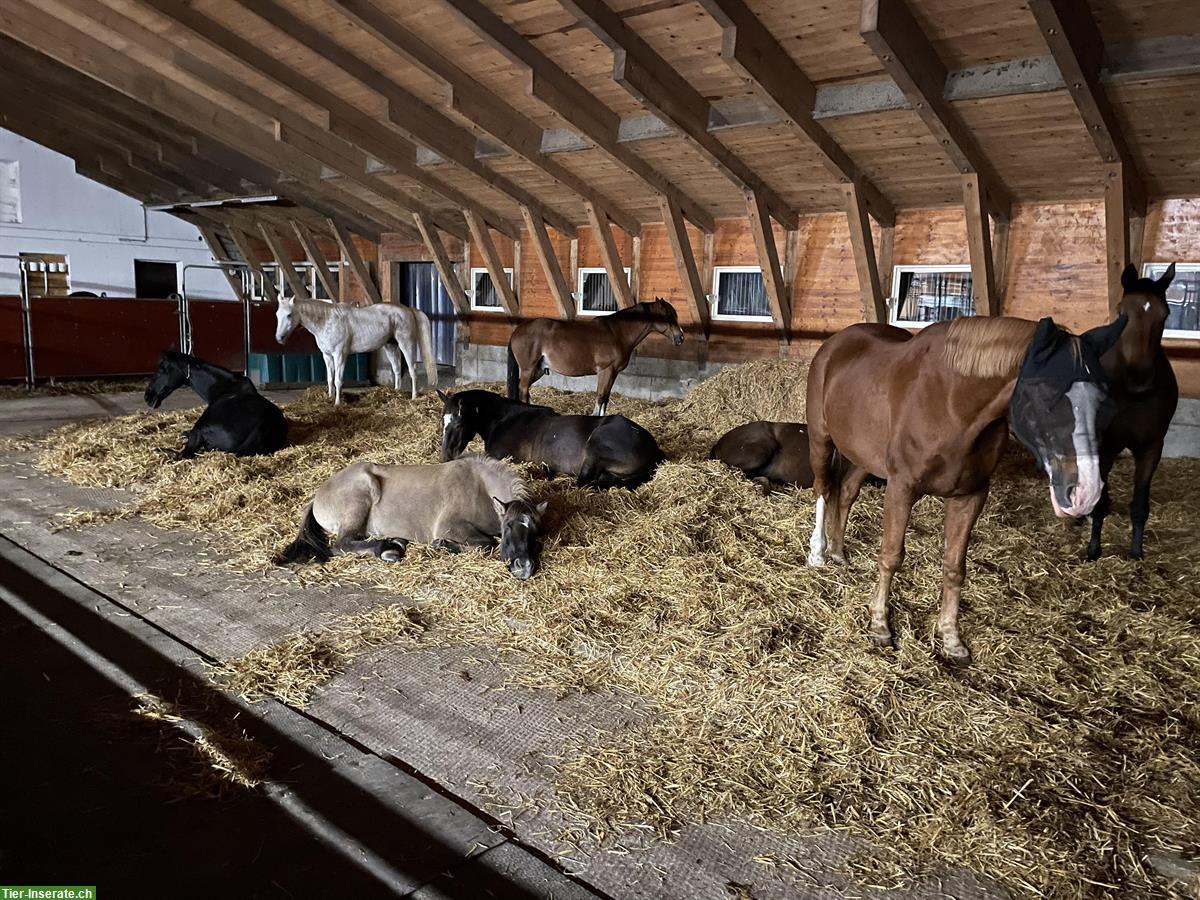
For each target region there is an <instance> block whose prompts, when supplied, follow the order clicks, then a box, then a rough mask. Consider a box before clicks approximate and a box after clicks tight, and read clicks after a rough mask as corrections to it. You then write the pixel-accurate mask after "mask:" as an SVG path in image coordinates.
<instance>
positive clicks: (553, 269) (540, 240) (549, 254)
mask: <svg viewBox="0 0 1200 900" xmlns="http://www.w3.org/2000/svg"><path fill="white" fill-rule="evenodd" d="M521 217H522V218H523V219H524V220H525V230H526V231H528V232H529V236H530V238H532V240H533V250H534V253H536V254H537V258H538V262H539V263H541V266H542V273H543V274H544V275H545V276H546V284H547V285H548V286H549V287H550V295H551V296H552V297H554V305H555V306H557V307H558V314H559V315H560V316H562V317H563V318H564V319H573V318H575V299H574V298H573V297H572V296H571V288H570V287H568V286H567V282H566V279H565V278H563V273H562V266H560V265H559V263H558V257H557V256H556V255H555V254H554V245H553V244H551V243H550V235H549V234H547V233H546V223H545V222H543V221H542V217H541V215H539V214H538V213H537V212H536V211H534V210H532V209H530V208H529V207H528V206H522V207H521Z"/></svg>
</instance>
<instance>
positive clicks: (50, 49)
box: [0, 0, 415, 234]
mask: <svg viewBox="0 0 1200 900" xmlns="http://www.w3.org/2000/svg"><path fill="white" fill-rule="evenodd" d="M99 31H101V29H99V28H98V26H97V25H96V24H95V23H93V22H91V21H90V20H88V19H87V18H86V17H83V16H80V15H79V14H78V12H77V11H76V10H75V9H74V8H73V7H66V6H63V5H61V4H59V3H56V2H53V0H48V2H43V3H39V4H38V5H34V4H31V3H26V2H24V0H8V2H6V3H5V4H4V6H3V8H0V32H3V33H4V34H7V35H9V36H10V37H12V38H14V39H15V40H17V41H18V42H20V43H23V44H25V45H27V46H29V47H31V48H33V49H34V50H36V51H37V52H39V53H41V54H43V55H45V56H47V57H49V58H52V59H55V60H57V61H58V62H59V63H61V64H63V65H66V66H68V67H70V68H72V69H74V70H76V71H78V72H81V73H83V74H85V75H87V76H88V77H90V78H92V79H95V80H96V81H98V82H100V83H102V84H104V85H106V86H108V87H109V88H111V89H112V90H114V91H116V92H118V93H120V94H122V95H125V96H127V97H129V98H131V99H133V100H135V101H137V102H138V103H140V104H144V105H145V106H147V107H149V108H151V109H153V110H157V111H158V114H159V115H162V114H166V115H167V117H168V118H170V119H172V120H174V121H177V122H178V123H179V128H180V130H181V133H184V134H187V133H203V134H209V135H212V136H214V137H215V138H216V139H217V140H219V141H221V142H223V143H226V144H228V145H230V146H231V147H233V148H235V149H236V152H237V154H240V155H243V156H245V157H248V158H249V159H251V160H253V161H254V164H255V165H256V166H259V167H262V168H264V169H267V170H270V171H272V172H276V173H281V174H282V173H283V172H286V173H287V174H288V175H289V176H290V177H291V178H292V179H293V180H291V181H287V182H286V183H285V182H283V181H282V180H281V181H278V182H277V183H276V186H275V187H274V188H273V192H274V193H277V194H280V195H282V196H290V197H293V198H294V199H296V201H297V202H299V203H300V204H301V205H305V206H309V207H311V208H313V209H318V210H320V211H322V212H323V213H325V214H337V215H339V216H341V217H343V218H344V219H345V220H346V221H347V222H348V223H349V224H351V225H352V227H354V228H355V230H358V231H360V232H361V233H363V234H372V233H373V234H378V233H379V232H380V231H381V230H384V229H383V228H382V227H381V223H386V225H387V226H388V228H387V230H400V231H404V232H406V233H409V234H415V232H414V231H413V230H412V228H411V226H408V225H405V224H400V223H398V222H397V221H396V220H394V219H393V218H392V217H391V216H390V215H388V214H386V213H378V212H376V211H375V210H374V208H373V207H371V206H367V208H366V209H364V205H365V204H363V203H362V202H361V200H360V199H359V198H356V197H348V196H347V195H345V194H344V193H343V192H342V191H340V190H339V189H337V188H335V187H333V186H331V185H329V184H328V183H325V182H322V180H321V178H320V172H321V170H320V164H319V163H317V162H316V161H314V160H312V159H311V158H309V157H307V156H305V155H302V154H300V153H299V152H298V151H295V150H293V148H291V147H289V146H287V145H286V144H280V143H278V142H277V141H276V140H275V139H274V138H273V137H272V136H270V135H266V134H264V133H263V132H262V131H261V130H260V129H259V128H258V127H257V126H255V125H254V124H252V123H250V122H248V121H247V120H245V119H242V118H240V117H239V116H237V115H236V114H234V113H232V112H231V111H230V110H229V109H227V108H226V107H225V106H222V105H219V104H217V103H214V102H213V101H211V100H210V99H208V98H207V97H205V96H202V95H200V94H198V93H196V92H195V91H193V90H191V89H190V88H187V87H184V86H182V85H179V84H176V83H174V82H172V81H170V80H168V79H164V78H159V77H153V75H152V73H149V72H148V71H147V70H146V68H145V67H144V66H142V65H141V64H140V63H138V62H137V61H136V60H134V59H133V58H132V56H131V54H129V53H120V52H114V50H113V48H112V47H111V46H110V45H109V44H107V43H105V42H104V41H102V40H101V39H100V38H99V37H98V36H97V32H99ZM140 31H141V32H144V29H142V30H140ZM139 33H140V32H139ZM145 34H147V35H148V34H149V32H145ZM155 40H156V42H157V43H161V41H157V39H155ZM206 140H207V139H206Z"/></svg>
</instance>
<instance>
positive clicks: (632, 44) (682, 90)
mask: <svg viewBox="0 0 1200 900" xmlns="http://www.w3.org/2000/svg"><path fill="white" fill-rule="evenodd" d="M559 2H560V3H561V4H562V6H563V7H564V8H566V9H567V10H568V11H570V12H571V13H572V14H573V15H574V16H576V17H577V18H578V19H579V20H580V21H581V22H583V24H585V25H586V26H587V27H588V28H589V29H590V30H591V31H592V33H593V34H595V35H596V37H598V38H599V39H600V40H601V41H602V42H603V43H604V44H605V45H606V46H607V47H608V48H609V49H610V50H612V52H613V78H614V79H615V80H616V81H617V83H618V84H620V85H621V86H622V87H624V88H625V89H626V90H627V91H629V93H630V94H632V95H633V96H634V97H635V98H636V99H637V100H638V102H640V103H641V104H642V105H643V106H645V107H646V108H647V109H649V110H650V111H651V112H653V113H654V114H655V115H656V116H658V117H659V118H660V119H662V120H663V121H664V122H669V123H670V124H671V125H673V126H674V127H675V128H677V129H678V130H679V132H680V133H681V134H682V135H683V137H684V139H685V140H686V141H687V142H688V143H689V144H690V145H691V146H692V147H694V148H695V149H696V150H697V151H698V152H699V153H700V154H701V155H702V156H703V157H704V158H705V159H707V160H708V161H709V162H710V163H711V164H712V165H713V166H714V167H715V168H716V169H717V171H719V172H720V173H721V174H722V175H724V176H725V177H726V179H728V180H729V181H730V182H731V183H732V184H733V185H734V186H736V187H737V188H739V189H740V190H742V191H747V190H749V191H753V192H754V194H755V195H756V196H757V197H759V198H760V199H761V200H762V201H763V202H764V203H766V204H767V208H768V209H769V210H770V212H771V214H772V215H773V216H774V217H775V218H776V219H777V220H778V221H780V222H782V223H783V224H784V225H785V226H786V227H788V228H795V227H796V224H797V222H798V221H799V217H798V216H797V214H796V211H795V210H793V209H792V208H791V207H790V206H789V205H788V204H786V203H785V202H784V201H783V199H782V198H781V197H779V195H778V194H776V193H775V192H774V191H773V190H772V189H771V188H770V187H768V186H767V184H766V183H765V182H764V181H763V180H762V178H760V177H759V176H758V174H757V173H755V172H754V171H753V169H751V167H750V166H748V165H747V164H746V163H745V162H744V161H743V160H742V159H741V158H740V157H738V156H737V155H736V154H734V153H733V151H731V150H730V149H729V148H728V147H726V146H725V145H724V144H722V143H721V142H720V141H719V140H718V139H717V138H716V136H714V135H713V134H712V133H710V132H709V130H708V122H709V113H710V106H709V102H708V101H707V100H706V99H705V98H704V97H703V96H702V95H701V94H700V92H699V91H697V90H696V89H695V88H694V87H692V86H691V84H689V83H688V81H687V80H686V79H685V78H684V77H683V76H682V75H680V74H679V73H678V72H677V71H675V69H674V68H672V66H671V65H670V64H669V63H668V62H667V61H666V60H665V59H663V58H662V57H661V56H659V54H658V53H657V52H656V51H655V50H654V49H653V48H652V47H651V46H650V45H649V44H647V43H646V42H645V41H644V40H642V38H641V36H640V35H638V34H637V33H636V32H635V31H634V30H633V29H632V28H630V27H629V26H628V25H627V24H625V21H624V19H622V18H621V17H620V16H619V15H617V14H616V13H615V12H613V10H612V9H610V8H609V7H608V6H607V5H605V3H604V2H603V0H559Z"/></svg>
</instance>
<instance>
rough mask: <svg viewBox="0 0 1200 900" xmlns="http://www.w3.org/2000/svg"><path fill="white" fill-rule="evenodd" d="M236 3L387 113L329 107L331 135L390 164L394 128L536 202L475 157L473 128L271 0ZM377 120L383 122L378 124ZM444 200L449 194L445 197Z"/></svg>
mask: <svg viewBox="0 0 1200 900" xmlns="http://www.w3.org/2000/svg"><path fill="white" fill-rule="evenodd" d="M238 2H239V3H241V5H242V6H244V7H245V8H246V9H248V10H250V11H251V12H253V13H254V14H255V15H257V16H259V17H260V18H262V19H263V20H264V21H266V22H267V23H268V24H270V25H271V26H272V27H274V28H276V29H277V30H279V31H280V32H282V33H283V34H286V35H288V36H289V37H291V38H292V39H293V40H296V41H298V42H300V43H302V44H304V45H305V46H306V47H308V48H309V49H311V50H312V51H314V52H315V53H317V54H319V55H320V56H322V57H324V58H325V59H326V60H328V61H329V62H330V63H332V64H333V65H335V66H337V67H338V68H340V69H341V70H342V71H344V72H346V73H347V74H348V75H350V76H352V77H353V78H355V79H356V80H357V81H359V82H360V83H361V84H363V85H364V86H366V87H368V88H370V89H371V90H373V91H375V92H376V93H378V94H379V95H380V97H381V100H382V104H381V114H382V115H383V116H384V117H385V118H387V120H388V122H389V124H390V127H376V125H375V124H369V123H370V122H371V120H370V118H369V117H367V116H363V115H357V114H356V115H351V116H350V117H349V118H344V117H343V116H342V115H340V114H339V113H338V112H335V111H332V110H331V114H330V126H329V127H330V130H331V131H332V132H333V133H334V134H338V135H340V136H342V137H345V138H346V139H347V140H351V141H353V142H355V143H357V144H358V145H359V146H360V147H362V149H363V150H365V151H366V152H367V153H369V154H371V155H372V156H374V157H375V158H377V159H378V160H379V161H380V162H383V163H386V164H389V165H391V163H390V162H389V157H390V156H391V151H390V147H391V146H392V145H393V144H394V138H395V134H394V133H393V132H392V130H391V129H393V128H394V129H396V131H398V132H399V133H400V134H403V135H404V136H405V137H406V138H407V139H408V140H411V141H413V142H414V143H416V144H419V145H421V146H423V147H427V148H429V149H430V150H432V151H433V152H434V153H436V154H438V156H440V157H442V158H443V159H445V160H447V161H448V162H451V163H453V164H455V165H457V166H460V167H461V168H463V169H464V170H466V171H468V172H470V173H471V174H473V175H475V176H477V177H478V178H479V179H480V180H481V181H483V182H485V183H486V184H487V185H488V186H489V187H491V188H493V189H495V190H498V191H500V192H501V193H503V194H505V195H507V196H508V197H509V199H511V200H512V201H513V202H514V203H517V204H519V205H520V204H526V205H527V204H530V203H534V204H536V203H537V200H536V198H534V197H533V196H532V195H530V194H529V193H528V192H527V191H526V190H524V189H523V188H522V187H520V186H519V185H518V184H516V183H515V182H513V181H512V180H511V179H509V178H506V177H504V176H503V175H500V174H498V173H496V172H493V171H492V170H490V169H488V168H487V167H486V166H485V165H484V164H483V163H482V162H480V161H479V160H478V159H477V158H476V156H475V146H476V138H475V135H474V134H473V133H472V132H471V131H469V130H467V129H466V128H463V127H462V126H461V125H459V124H458V123H457V122H455V121H454V120H452V119H451V118H450V117H448V116H446V115H444V114H442V113H441V112H439V111H438V110H437V109H435V108H434V107H432V106H429V105H428V104H426V103H425V102H424V101H423V100H421V99H420V98H419V97H417V96H416V95H415V94H412V93H410V92H409V91H408V90H406V89H405V88H404V87H403V86H401V85H400V84H399V83H397V82H396V81H395V80H393V79H392V78H391V77H390V76H389V75H386V74H384V73H383V72H381V71H379V70H378V69H376V68H374V67H373V66H372V65H371V64H370V63H369V62H367V61H366V60H364V59H362V58H361V57H360V56H359V55H358V54H356V53H353V52H351V51H350V50H347V49H346V48H345V47H343V46H342V45H341V44H339V43H337V42H336V41H334V40H333V39H331V38H330V37H328V36H327V35H326V34H325V33H324V32H322V31H320V30H319V29H316V28H314V27H312V26H311V25H309V24H308V23H307V22H304V21H302V20H301V19H300V18H299V17H297V16H295V15H294V14H292V13H291V12H290V11H289V10H287V9H285V8H284V7H282V6H281V5H279V4H278V3H276V2H274V0H238ZM393 113H394V114H393ZM378 124H379V126H382V123H378ZM418 171H419V172H420V175H421V177H425V178H430V179H432V176H430V175H428V173H425V172H423V171H421V170H419V168H418ZM443 188H444V189H445V190H449V191H453V193H454V194H455V199H452V202H454V203H455V204H456V205H458V206H467V205H470V202H469V201H467V199H466V198H464V197H462V195H461V194H459V193H458V192H457V191H454V189H453V188H450V187H449V186H446V185H441V186H440V187H439V188H438V190H439V192H442V189H443ZM447 199H451V198H450V197H447ZM485 212H486V210H485ZM547 217H548V218H549V219H550V220H551V222H552V224H554V226H555V227H556V228H563V229H571V230H573V229H574V224H573V223H572V222H571V221H570V220H569V219H567V218H566V217H565V216H562V215H560V214H558V213H557V212H555V211H553V210H550V211H547ZM487 219H488V221H489V223H490V224H491V225H492V227H493V228H496V229H497V230H499V231H501V233H503V234H507V235H508V236H509V237H512V238H513V239H514V240H515V239H516V238H517V237H519V228H517V227H516V225H515V223H510V222H508V221H507V220H506V219H505V218H503V217H502V216H499V215H496V214H491V213H489V214H488V215H487Z"/></svg>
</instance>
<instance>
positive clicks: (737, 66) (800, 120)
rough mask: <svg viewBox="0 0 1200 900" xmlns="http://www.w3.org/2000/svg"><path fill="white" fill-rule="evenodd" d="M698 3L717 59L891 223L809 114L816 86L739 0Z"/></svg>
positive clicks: (869, 185)
mask: <svg viewBox="0 0 1200 900" xmlns="http://www.w3.org/2000/svg"><path fill="white" fill-rule="evenodd" d="M700 5H701V6H703V7H704V8H705V10H707V11H708V14H709V15H710V16H712V17H713V18H714V19H715V20H716V21H717V24H718V25H720V26H721V58H722V59H724V60H725V62H726V63H728V64H729V67H730V68H731V69H733V70H734V71H735V72H737V73H738V74H739V75H740V76H741V77H742V78H744V79H746V81H747V82H748V83H749V84H751V85H753V86H754V87H755V88H756V91H757V93H758V94H759V96H761V97H762V98H763V99H764V100H766V101H767V103H768V104H770V105H771V106H772V107H773V108H774V109H775V111H776V112H777V113H778V114H779V115H780V116H781V117H782V119H783V122H784V123H785V124H787V125H788V126H789V127H790V128H791V129H792V130H793V131H794V132H796V133H798V134H800V135H801V136H802V137H803V138H805V139H806V140H808V141H810V142H811V143H812V145H813V146H814V147H816V149H817V152H818V154H820V157H821V162H822V163H823V164H824V165H825V168H827V169H828V170H829V171H830V172H831V173H832V174H833V175H834V177H836V178H837V179H838V180H839V181H841V182H849V183H855V182H857V183H860V184H861V186H862V191H863V194H864V196H865V197H866V201H867V206H868V207H869V209H870V211H871V213H872V214H873V215H874V216H875V218H876V219H877V220H878V221H879V222H881V223H883V224H885V225H891V224H894V223H895V221H896V210H895V208H894V207H893V205H892V203H891V201H890V200H888V199H887V198H886V197H884V196H883V193H882V192H881V191H880V190H879V188H877V187H876V186H875V184H874V183H873V182H872V181H871V180H870V179H869V178H867V176H866V175H864V174H863V173H862V171H861V170H860V169H859V168H858V166H857V165H856V164H855V162H854V160H852V159H851V158H850V156H849V154H847V153H846V151H845V150H843V149H842V147H841V145H840V144H838V142H837V141H835V140H834V139H833V137H832V135H830V134H829V132H828V131H826V130H825V126H824V125H822V124H821V123H820V122H818V121H817V120H816V119H814V118H813V103H814V101H815V99H816V96H817V88H816V85H814V84H813V83H812V81H810V80H809V78H808V76H806V75H805V74H804V72H803V71H802V70H801V69H800V67H799V66H798V65H796V63H795V61H794V60H793V59H792V58H791V56H789V55H788V53H787V51H786V50H784V49H783V47H781V46H780V45H779V42H778V41H777V40H775V37H774V35H772V34H771V32H770V31H768V30H767V28H766V27H765V26H764V25H763V24H762V22H760V21H759V20H758V18H757V17H756V16H755V15H754V13H753V12H751V10H750V8H749V7H747V6H746V4H745V2H744V0H700Z"/></svg>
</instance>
